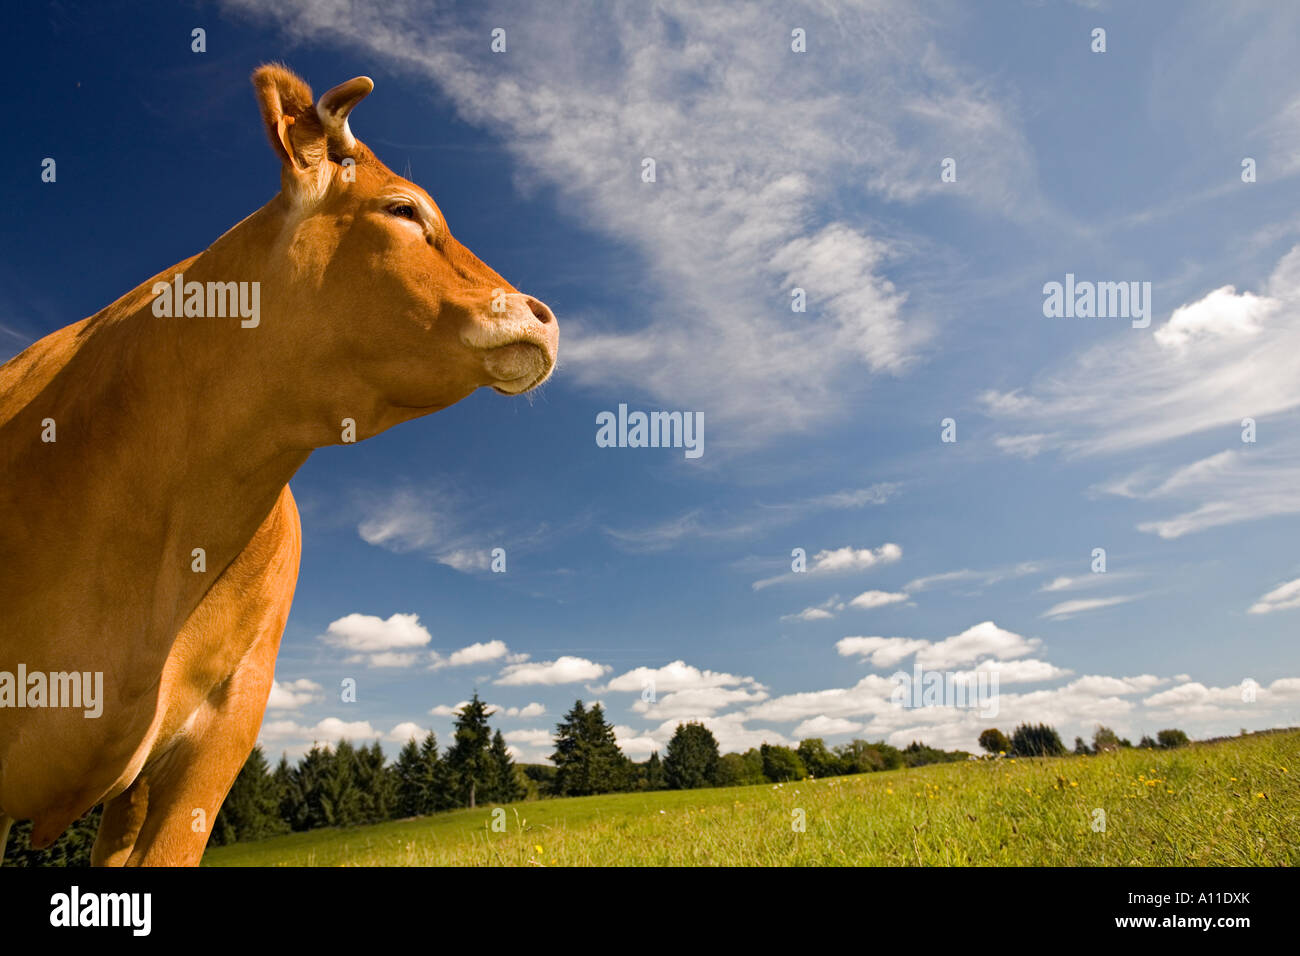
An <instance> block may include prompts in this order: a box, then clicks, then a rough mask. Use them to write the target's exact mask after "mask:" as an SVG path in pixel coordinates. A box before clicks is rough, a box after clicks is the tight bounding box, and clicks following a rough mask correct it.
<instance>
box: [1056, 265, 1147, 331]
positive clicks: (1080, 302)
mask: <svg viewBox="0 0 1300 956" xmlns="http://www.w3.org/2000/svg"><path fill="white" fill-rule="evenodd" d="M1043 315H1045V316H1047V318H1049V319H1062V318H1064V319H1076V318H1077V319H1093V318H1096V319H1132V320H1133V323H1132V324H1133V328H1135V329H1145V328H1146V327H1147V326H1148V325H1150V324H1151V283H1150V282H1075V281H1074V273H1073V272H1067V273H1066V274H1065V282H1064V283H1060V282H1048V283H1047V284H1045V285H1044V286H1043Z"/></svg>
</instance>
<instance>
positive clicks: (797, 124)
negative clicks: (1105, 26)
mask: <svg viewBox="0 0 1300 956" xmlns="http://www.w3.org/2000/svg"><path fill="white" fill-rule="evenodd" d="M226 5H227V7H228V8H231V9H235V10H240V11H245V12H247V13H249V14H251V15H256V16H259V17H265V18H270V19H272V20H274V21H276V22H278V23H279V24H280V25H281V26H282V27H283V28H284V30H285V32H286V33H288V34H289V35H290V36H291V37H293V38H295V39H299V40H313V41H318V42H320V41H324V42H331V43H335V44H341V45H345V46H348V47H353V48H360V49H361V50H362V52H364V53H366V54H367V55H369V56H372V57H379V58H381V59H383V61H384V62H386V63H388V64H389V65H391V66H392V67H394V68H397V69H402V70H406V71H410V72H412V73H415V74H417V75H419V76H421V77H422V78H426V79H429V80H432V81H434V82H435V83H437V84H438V86H439V87H440V89H441V90H442V92H443V93H445V94H446V95H447V96H448V97H449V98H450V99H451V100H452V102H454V103H455V104H456V105H457V107H458V108H459V110H460V111H461V113H462V114H463V115H464V116H465V117H466V118H467V119H468V120H469V121H471V122H473V123H476V124H480V125H482V126H484V127H487V128H489V129H491V130H492V131H494V132H496V133H498V134H500V136H501V139H502V141H503V142H504V143H505V144H506V145H507V147H508V148H509V149H511V150H512V151H513V152H514V154H515V158H516V160H517V162H518V163H519V165H520V168H521V172H522V174H523V175H524V176H526V177H528V178H530V179H532V180H539V181H544V182H547V183H549V184H551V185H554V186H555V187H557V188H558V189H559V190H560V192H561V194H562V195H563V196H564V197H565V198H566V199H567V200H569V201H570V202H571V204H572V208H574V209H575V211H577V212H578V213H579V214H580V215H582V216H583V217H584V219H585V221H586V222H587V223H588V224H589V225H591V226H592V227H593V228H596V229H598V230H601V231H603V232H605V233H607V234H608V235H611V236H614V237H616V238H617V239H619V240H621V241H622V242H625V243H626V244H627V245H628V246H629V247H631V248H633V249H635V250H636V251H637V252H638V253H639V254H640V255H642V256H643V257H644V259H645V261H646V263H647V270H648V272H649V273H650V274H652V275H653V276H654V277H655V279H656V281H658V282H659V283H661V284H662V287H663V288H664V289H665V290H669V289H670V290H671V299H672V306H671V308H667V307H664V305H665V304H664V303H658V304H656V305H657V306H658V307H654V308H651V309H647V310H646V311H645V313H643V314H642V315H641V316H638V318H640V319H641V320H642V321H643V322H644V324H643V325H642V326H641V327H640V328H633V329H631V330H629V329H628V328H627V325H626V322H625V320H624V318H623V316H621V315H620V317H619V322H618V324H617V325H616V324H614V323H612V322H604V321H600V322H590V323H587V324H585V325H584V326H582V327H578V326H575V324H574V323H570V325H569V327H568V329H567V331H566V335H567V336H568V338H567V342H568V344H567V346H566V349H567V351H566V363H567V369H568V371H567V375H568V376H569V378H570V379H571V380H575V381H578V382H580V383H583V384H586V385H590V386H592V387H598V388H602V389H605V388H611V387H622V388H626V387H633V386H634V387H636V388H638V389H642V390H648V391H649V392H650V393H651V394H652V395H654V396H655V397H657V398H659V399H662V400H664V401H665V402H671V403H672V404H673V405H674V406H675V407H681V406H682V405H686V406H689V407H693V408H699V409H706V410H707V412H708V414H709V415H710V416H712V417H714V418H716V419H717V420H720V421H724V422H728V423H730V424H731V425H732V426H733V427H732V428H730V429H729V430H728V433H727V434H728V435H729V436H731V438H732V439H733V440H739V439H741V438H742V436H743V438H744V439H747V440H750V441H759V440H768V439H770V438H771V436H773V435H775V434H780V433H783V432H787V431H789V430H791V429H799V428H803V427H806V426H807V425H808V424H810V423H812V422H815V421H818V420H821V419H824V418H826V417H827V416H829V415H832V414H835V413H838V412H842V410H843V408H844V403H843V401H842V390H843V388H844V387H846V386H847V385H851V384H852V383H853V380H854V377H855V376H856V377H858V378H860V377H861V374H862V372H863V371H864V370H866V371H869V372H873V373H878V374H894V373H898V372H900V371H902V370H904V369H906V368H908V367H909V365H911V364H912V363H914V362H915V361H916V359H917V357H918V355H919V354H920V349H921V347H922V346H923V344H924V343H925V341H926V340H927V338H928V336H929V333H930V329H929V325H928V322H927V317H926V316H925V315H922V314H916V313H915V312H909V311H908V309H907V304H906V303H907V294H906V292H905V291H904V290H900V289H899V288H897V287H896V286H895V285H894V283H893V282H892V281H891V280H890V278H889V277H888V270H889V266H890V264H891V261H892V260H893V259H894V258H895V257H896V256H898V255H899V254H900V253H901V251H902V249H901V246H900V244H898V243H896V242H894V241H892V240H891V238H890V237H889V236H888V235H885V234H884V232H883V230H881V229H879V228H873V227H871V226H865V225H863V224H862V221H861V218H860V217H857V216H854V217H847V216H846V217H839V216H837V215H835V214H834V213H831V212H830V211H829V210H831V209H834V208H835V207H836V206H837V205H838V204H841V203H843V202H845V201H847V200H849V199H856V197H854V196H849V195H841V194H840V193H839V192H838V191H837V187H836V186H835V185H833V184H842V183H846V182H848V183H852V184H853V186H852V189H853V190H855V191H856V190H859V189H862V188H865V189H866V190H867V191H868V192H869V193H871V194H873V195H874V196H876V197H877V198H879V199H883V200H887V201H891V202H895V203H908V202H915V201H918V200H921V199H924V198H927V197H930V196H933V195H936V194H937V193H938V192H939V191H940V190H945V191H946V193H945V194H946V195H949V196H952V197H956V198H959V199H964V200H966V201H969V202H972V203H975V204H977V205H979V206H981V207H982V208H984V209H986V210H990V211H994V212H998V211H1002V210H1006V209H1019V208H1022V207H1023V206H1024V205H1025V203H1026V202H1030V203H1032V198H1029V199H1027V198H1026V197H1027V195H1028V196H1031V197H1032V195H1033V194H1034V193H1035V189H1036V187H1035V185H1034V184H1035V182H1036V179H1035V176H1034V172H1033V168H1032V163H1031V160H1030V153H1029V150H1028V148H1027V146H1026V144H1025V140H1024V137H1023V136H1022V134H1021V132H1020V130H1019V129H1018V128H1017V126H1016V124H1015V123H1014V122H1013V120H1012V118H1011V116H1010V115H1008V113H1007V112H1006V111H1005V110H1004V108H1003V107H1002V106H1001V105H1000V103H999V100H998V97H997V96H996V95H995V93H994V91H993V90H991V89H990V88H989V84H988V83H987V82H979V81H976V80H975V79H974V78H973V76H971V75H968V74H967V72H966V71H964V70H963V69H962V68H960V67H959V66H957V65H956V64H954V63H953V62H952V61H951V60H950V59H949V58H947V57H945V55H944V54H943V53H942V51H941V44H940V42H939V41H940V39H941V38H942V34H943V33H944V30H945V25H946V23H947V21H945V20H943V19H941V18H937V17H930V16H928V15H926V14H924V13H923V12H920V11H918V10H917V9H915V8H914V6H913V5H912V4H909V3H903V2H892V0H874V2H862V3H848V4H841V5H838V6H837V7H836V8H835V9H834V10H830V9H825V10H823V9H819V8H808V9H805V10H804V11H802V13H801V17H800V24H801V25H802V26H803V27H804V28H805V29H806V30H807V34H808V37H809V48H808V52H807V53H803V54H799V53H793V52H791V48H790V39H791V38H790V27H789V24H788V23H787V21H788V20H789V18H788V17H786V16H783V15H781V14H780V11H781V9H782V8H780V7H779V6H778V5H777V4H775V3H745V4H735V5H731V6H728V7H709V8H707V9H704V8H701V7H699V6H698V5H696V4H693V3H690V2H687V0H668V2H664V3H660V4H657V5H656V6H655V7H654V8H653V9H652V10H650V11H642V10H633V9H632V8H624V7H622V6H620V5H617V4H611V5H603V6H591V5H585V4H584V5H580V6H573V7H566V6H555V5H549V6H546V7H530V6H524V7H519V6H517V5H515V6H512V7H511V8H510V10H509V13H508V16H507V15H506V14H505V11H503V9H502V8H500V7H499V6H498V5H497V4H493V3H486V4H483V5H482V6H481V7H479V8H474V9H470V8H464V9H463V10H462V11H461V14H462V16H461V17H460V19H459V22H457V23H455V24H451V23H448V22H447V21H446V18H443V17H439V16H438V9H437V7H436V6H434V5H432V4H427V5H426V4H422V3H402V4H397V5H386V6H385V7H384V8H383V9H382V10H380V9H379V8H373V7H371V6H370V5H369V4H365V3H361V2H359V0H358V2H347V0H339V2H335V3H329V4H322V3H312V2H309V0H296V2H285V3H282V4H277V5H275V6H274V7H270V8H266V7H264V6H263V5H262V4H255V3H253V2H252V0H227V4H226ZM467 21H468V22H467ZM500 22H505V23H508V24H509V30H508V36H509V46H508V52H507V53H505V54H502V55H500V56H491V55H490V54H488V53H487V52H486V41H485V40H484V39H483V38H484V37H487V36H488V35H489V28H490V27H492V26H496V25H498V24H499V23H500ZM430 24H433V25H434V27H433V28H431V27H430ZM853 35H857V36H871V37H873V38H876V39H877V40H879V39H881V38H885V37H887V38H888V42H875V43H873V45H872V48H871V55H870V56H864V55H862V52H861V48H860V46H859V45H857V44H845V43H843V42H842V41H841V40H840V38H842V37H843V36H853ZM592 36H600V37H602V41H601V42H600V43H599V44H595V45H593V44H592V43H591V42H590V40H589V38H590V37H592ZM479 51H482V53H481V54H480V52H479ZM862 90H870V95H867V96H863V95H861V93H860V92H859V91H862ZM836 91H844V92H836ZM354 127H355V129H356V131H357V133H358V135H359V136H360V137H361V138H362V139H363V140H364V139H365V138H366V135H365V127H364V123H363V121H362V120H361V119H360V118H359V117H358V118H357V120H356V122H355V123H354ZM954 150H957V151H958V152H959V154H960V155H961V156H962V161H963V163H965V164H968V166H967V168H970V169H979V170H980V175H979V176H968V177H961V176H959V177H958V181H957V182H955V183H947V184H945V183H942V182H941V181H940V177H939V162H940V160H941V159H942V158H943V157H945V156H948V155H951V153H952V152H953V151H954ZM646 157H650V158H653V159H654V160H655V162H656V181H655V182H654V183H647V182H643V181H642V179H641V175H640V174H641V171H642V160H643V159H644V158H646ZM795 287H799V288H803V289H805V290H806V293H807V296H808V309H807V311H806V312H804V313H792V312H791V309H790V303H791V290H792V289H793V288H795ZM721 356H725V360H720V357H721ZM810 370H814V371H813V374H810Z"/></svg>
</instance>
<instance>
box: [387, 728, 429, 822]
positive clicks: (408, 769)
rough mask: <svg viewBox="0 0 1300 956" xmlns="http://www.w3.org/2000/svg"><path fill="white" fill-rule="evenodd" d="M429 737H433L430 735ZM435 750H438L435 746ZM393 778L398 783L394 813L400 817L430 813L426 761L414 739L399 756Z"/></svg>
mask: <svg viewBox="0 0 1300 956" xmlns="http://www.w3.org/2000/svg"><path fill="white" fill-rule="evenodd" d="M429 736H431V737H432V736H433V735H432V734H430V735H429ZM434 749H435V750H436V749H437V745H436V744H435V746H434ZM393 776H394V777H395V778H396V782H397V799H396V802H395V806H394V813H395V814H396V815H397V816H398V817H418V816H422V815H424V814H425V813H426V812H428V811H427V810H426V809H425V807H426V804H425V793H426V790H427V787H426V784H425V777H424V760H423V759H422V758H421V756H420V745H419V744H418V743H417V742H416V740H415V738H414V737H412V738H411V739H410V740H408V741H407V742H406V744H405V746H403V747H402V749H401V751H400V752H399V753H398V755H397V763H396V764H395V765H394V767H393Z"/></svg>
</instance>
